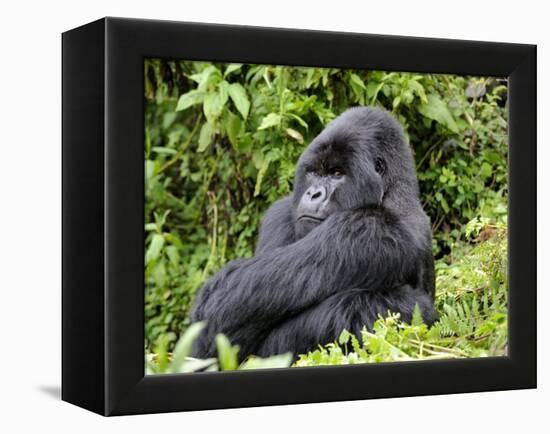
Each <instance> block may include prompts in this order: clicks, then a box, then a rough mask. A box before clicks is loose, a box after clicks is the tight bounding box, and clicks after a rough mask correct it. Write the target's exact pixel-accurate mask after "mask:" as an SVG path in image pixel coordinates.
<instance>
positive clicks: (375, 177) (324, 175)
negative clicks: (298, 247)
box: [293, 107, 418, 238]
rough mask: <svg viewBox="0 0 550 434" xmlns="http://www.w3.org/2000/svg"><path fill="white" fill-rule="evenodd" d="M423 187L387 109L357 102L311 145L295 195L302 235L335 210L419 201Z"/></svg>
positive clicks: (397, 206) (299, 171)
mask: <svg viewBox="0 0 550 434" xmlns="http://www.w3.org/2000/svg"><path fill="white" fill-rule="evenodd" d="M417 197H418V186H417V181H416V174H415V169H414V163H413V158H412V155H411V150H410V147H409V145H408V144H407V141H406V140H405V138H404V136H403V133H402V130H401V127H400V126H399V124H398V123H397V121H396V120H395V119H394V118H393V117H392V116H391V115H390V114H389V113H387V112H385V111H384V110H381V109H377V108H373V107H355V108H351V109H349V110H347V111H346V112H344V113H343V114H342V115H340V116H339V117H337V118H336V119H335V120H334V121H332V122H331V123H330V124H329V125H328V126H327V127H326V128H325V129H324V130H323V131H322V132H321V134H319V135H318V136H317V137H316V138H315V139H314V140H313V141H312V142H311V144H310V145H309V146H308V147H307V148H306V150H305V151H304V153H303V154H302V156H301V157H300V160H299V161H298V166H297V169H296V177H295V187H294V195H293V204H294V210H295V211H294V218H295V225H296V226H295V229H296V235H297V237H299V238H301V237H303V236H305V235H306V234H307V233H308V232H309V231H311V230H312V229H313V228H315V227H316V226H317V225H319V224H320V223H322V222H323V221H324V220H325V219H326V218H327V217H328V216H329V215H331V214H333V213H335V212H338V211H345V210H354V209H358V208H365V207H369V206H381V205H382V204H383V205H384V206H385V207H387V208H390V209H392V208H394V209H396V210H397V209H399V210H403V209H404V208H406V207H408V206H413V205H414V199H415V198H417Z"/></svg>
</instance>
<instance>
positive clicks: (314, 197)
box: [305, 186, 327, 204]
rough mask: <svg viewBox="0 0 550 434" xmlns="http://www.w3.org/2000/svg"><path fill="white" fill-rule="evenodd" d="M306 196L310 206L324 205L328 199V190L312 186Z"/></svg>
mask: <svg viewBox="0 0 550 434" xmlns="http://www.w3.org/2000/svg"><path fill="white" fill-rule="evenodd" d="M305 196H306V201H307V202H309V203H310V204H317V203H323V202H324V201H325V199H326V198H327V189H326V188H325V187H323V186H311V187H309V188H308V189H307V190H306V194H305Z"/></svg>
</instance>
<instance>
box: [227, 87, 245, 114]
mask: <svg viewBox="0 0 550 434" xmlns="http://www.w3.org/2000/svg"><path fill="white" fill-rule="evenodd" d="M228 91H229V96H230V97H231V100H232V101H233V104H235V107H237V110H238V111H239V113H240V114H241V116H242V117H243V119H246V118H247V117H248V111H249V110H250V101H249V100H248V96H247V95H246V90H245V89H244V87H243V86H242V85H241V84H239V83H232V84H231V85H230V86H229V89H228Z"/></svg>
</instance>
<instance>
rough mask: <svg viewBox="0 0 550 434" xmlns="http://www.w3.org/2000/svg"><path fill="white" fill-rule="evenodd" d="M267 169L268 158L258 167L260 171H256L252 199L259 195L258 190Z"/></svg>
mask: <svg viewBox="0 0 550 434" xmlns="http://www.w3.org/2000/svg"><path fill="white" fill-rule="evenodd" d="M268 167H269V158H266V159H265V160H264V161H263V162H262V165H261V166H260V170H259V171H258V176H257V177H256V186H255V187H254V197H256V196H258V195H259V194H260V189H261V188H262V182H263V179H264V176H265V173H266V172H267V168H268Z"/></svg>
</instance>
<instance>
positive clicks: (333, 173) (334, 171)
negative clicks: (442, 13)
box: [331, 169, 344, 178]
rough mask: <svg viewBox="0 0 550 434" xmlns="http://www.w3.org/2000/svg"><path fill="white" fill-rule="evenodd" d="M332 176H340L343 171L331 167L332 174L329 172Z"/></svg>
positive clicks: (342, 174)
mask: <svg viewBox="0 0 550 434" xmlns="http://www.w3.org/2000/svg"><path fill="white" fill-rule="evenodd" d="M331 175H332V176H333V177H334V178H341V177H342V176H344V172H343V171H342V170H340V169H333V170H332V174H331Z"/></svg>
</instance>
